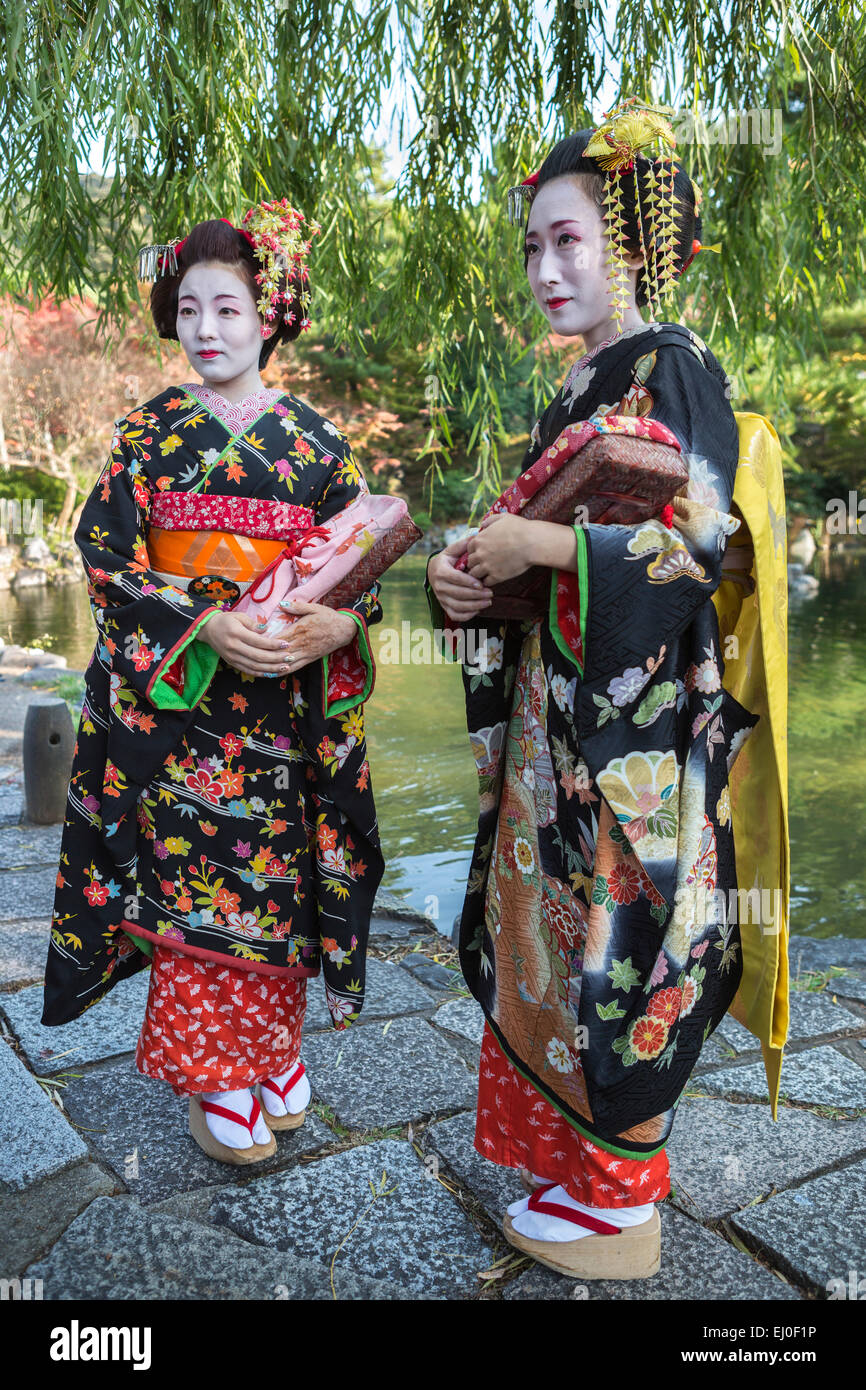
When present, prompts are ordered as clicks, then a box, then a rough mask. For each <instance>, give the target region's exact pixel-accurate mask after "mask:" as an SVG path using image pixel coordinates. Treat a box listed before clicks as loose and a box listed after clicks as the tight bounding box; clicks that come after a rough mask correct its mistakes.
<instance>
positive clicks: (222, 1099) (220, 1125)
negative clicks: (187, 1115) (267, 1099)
mask: <svg viewBox="0 0 866 1390" xmlns="http://www.w3.org/2000/svg"><path fill="white" fill-rule="evenodd" d="M201 1099H202V1100H208V1101H210V1102H211V1104H213V1105H221V1106H222V1107H223V1109H224V1110H233V1111H234V1112H235V1114H236V1115H242V1116H244V1118H245V1119H249V1117H250V1115H251V1114H252V1110H253V1100H254V1099H255V1097H254V1096H253V1093H252V1091H251V1090H250V1089H249V1087H247V1088H246V1090H243V1091H206V1092H204V1093H203V1094H202V1096H201ZM202 1113H203V1115H204V1118H205V1123H206V1125H207V1127H208V1129H209V1130H210V1132H211V1134H212V1135H213V1137H214V1139H218V1140H219V1142H220V1143H221V1144H228V1146H229V1148H230V1149H251V1148H252V1146H253V1143H256V1144H269V1143H270V1141H271V1131H270V1130H269V1129H268V1127H267V1125H266V1124H265V1117H264V1115H262V1114H259V1118H258V1119H257V1120H256V1123H255V1124H254V1125H253V1135H252V1138H250V1131H249V1126H248V1125H245V1124H244V1123H243V1121H240V1122H239V1123H238V1124H233V1123H232V1121H231V1120H225V1119H223V1117H222V1115H213V1114H211V1112H210V1111H209V1110H204V1111H202Z"/></svg>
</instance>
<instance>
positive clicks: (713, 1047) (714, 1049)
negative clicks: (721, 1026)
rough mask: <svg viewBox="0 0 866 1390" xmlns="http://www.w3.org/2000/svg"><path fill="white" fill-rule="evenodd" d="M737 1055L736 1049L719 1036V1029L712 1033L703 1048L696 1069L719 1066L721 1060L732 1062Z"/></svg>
mask: <svg viewBox="0 0 866 1390" xmlns="http://www.w3.org/2000/svg"><path fill="white" fill-rule="evenodd" d="M735 1056H736V1050H735V1049H734V1048H732V1047H731V1046H730V1045H729V1044H728V1043H726V1042H724V1041H723V1040H722V1039H721V1038H720V1037H719V1036H718V1029H716V1032H715V1033H711V1034H710V1036H709V1037H708V1038H707V1040H706V1042H705V1043H704V1045H703V1047H702V1048H701V1055H700V1057H699V1058H698V1060H697V1064H696V1070H697V1071H700V1069H701V1068H702V1067H711V1066H718V1064H719V1063H720V1062H731V1061H733V1059H734V1057H735Z"/></svg>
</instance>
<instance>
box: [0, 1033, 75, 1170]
mask: <svg viewBox="0 0 866 1390" xmlns="http://www.w3.org/2000/svg"><path fill="white" fill-rule="evenodd" d="M0 1095H2V1097H3V1105H2V1107H0V1154H2V1168H0V1192H20V1191H22V1190H23V1189H24V1188H26V1187H27V1186H28V1185H29V1184H30V1183H34V1182H38V1181H39V1180H40V1179H42V1178H48V1177H51V1176H52V1175H53V1174H55V1173H61V1172H63V1170H64V1169H66V1168H70V1167H72V1165H73V1164H74V1163H80V1162H81V1160H82V1159H85V1158H87V1148H86V1147H85V1144H84V1142H83V1140H81V1139H80V1138H79V1136H78V1135H77V1134H76V1132H75V1130H74V1129H73V1128H72V1126H71V1125H70V1124H69V1122H68V1120H65V1119H64V1118H63V1115H62V1113H61V1112H60V1110H58V1108H57V1106H56V1105H52V1103H51V1101H50V1100H49V1098H48V1096H47V1095H46V1093H45V1091H44V1090H43V1089H42V1087H41V1086H40V1085H39V1083H38V1081H36V1079H35V1077H33V1076H31V1074H30V1072H29V1071H28V1070H27V1068H26V1067H25V1066H24V1064H23V1062H22V1061H21V1059H20V1057H18V1056H17V1055H16V1053H15V1052H14V1051H13V1049H12V1048H11V1047H10V1046H9V1044H8V1043H6V1042H3V1041H2V1039H0Z"/></svg>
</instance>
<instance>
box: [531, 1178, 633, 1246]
mask: <svg viewBox="0 0 866 1390" xmlns="http://www.w3.org/2000/svg"><path fill="white" fill-rule="evenodd" d="M558 1185H559V1184H558V1183H555V1182H551V1183H548V1184H547V1186H546V1187H537V1188H536V1189H535V1191H534V1192H533V1194H532V1196H531V1197H530V1199H529V1210H530V1211H537V1212H538V1213H539V1214H540V1215H542V1216H558V1217H559V1219H560V1220H561V1221H571V1222H572V1223H573V1224H574V1225H575V1226H585V1227H586V1228H587V1230H590V1231H595V1232H596V1234H597V1235H600V1236H618V1235H622V1228H621V1227H620V1226H614V1225H612V1224H611V1222H609V1221H600V1220H599V1219H598V1217H597V1216H588V1215H587V1214H586V1213H585V1212H582V1211H573V1210H572V1208H571V1207H564V1206H563V1205H562V1203H561V1202H545V1201H544V1200H543V1199H544V1194H545V1192H550V1191H551V1190H552V1189H553V1188H554V1187H557V1186H558Z"/></svg>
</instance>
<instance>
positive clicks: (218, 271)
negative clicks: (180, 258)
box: [177, 261, 264, 400]
mask: <svg viewBox="0 0 866 1390" xmlns="http://www.w3.org/2000/svg"><path fill="white" fill-rule="evenodd" d="M261 326H262V323H261V319H260V318H259V316H258V313H257V311H256V305H255V300H254V299H253V296H252V294H251V292H250V289H249V286H248V285H247V283H246V281H245V280H244V279H243V277H242V275H241V274H240V273H239V272H238V271H236V270H234V269H233V268H232V267H231V266H229V265H226V264H225V263H224V262H223V261H203V262H201V263H200V264H198V265H194V266H192V267H191V268H190V269H189V270H188V271H187V273H186V275H184V277H183V279H182V280H181V282H180V288H179V291H178V301H177V336H178V338H179V339H180V343H181V346H182V347H183V350H184V352H185V353H186V355H187V357H188V358H189V363H190V366H191V367H193V368H194V369H195V370H196V371H197V372H198V373H199V375H200V376H201V378H202V380H203V381H204V382H205V384H206V385H208V386H212V387H213V388H214V389H215V390H218V391H219V392H220V394H221V395H223V396H225V397H226V399H227V400H242V399H244V397H245V396H247V395H251V394H252V392H253V391H256V390H258V389H259V388H260V387H261V384H262V381H261V377H260V376H259V353H260V352H261V349H262V342H263V341H264V340H263V338H262V334H261Z"/></svg>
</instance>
